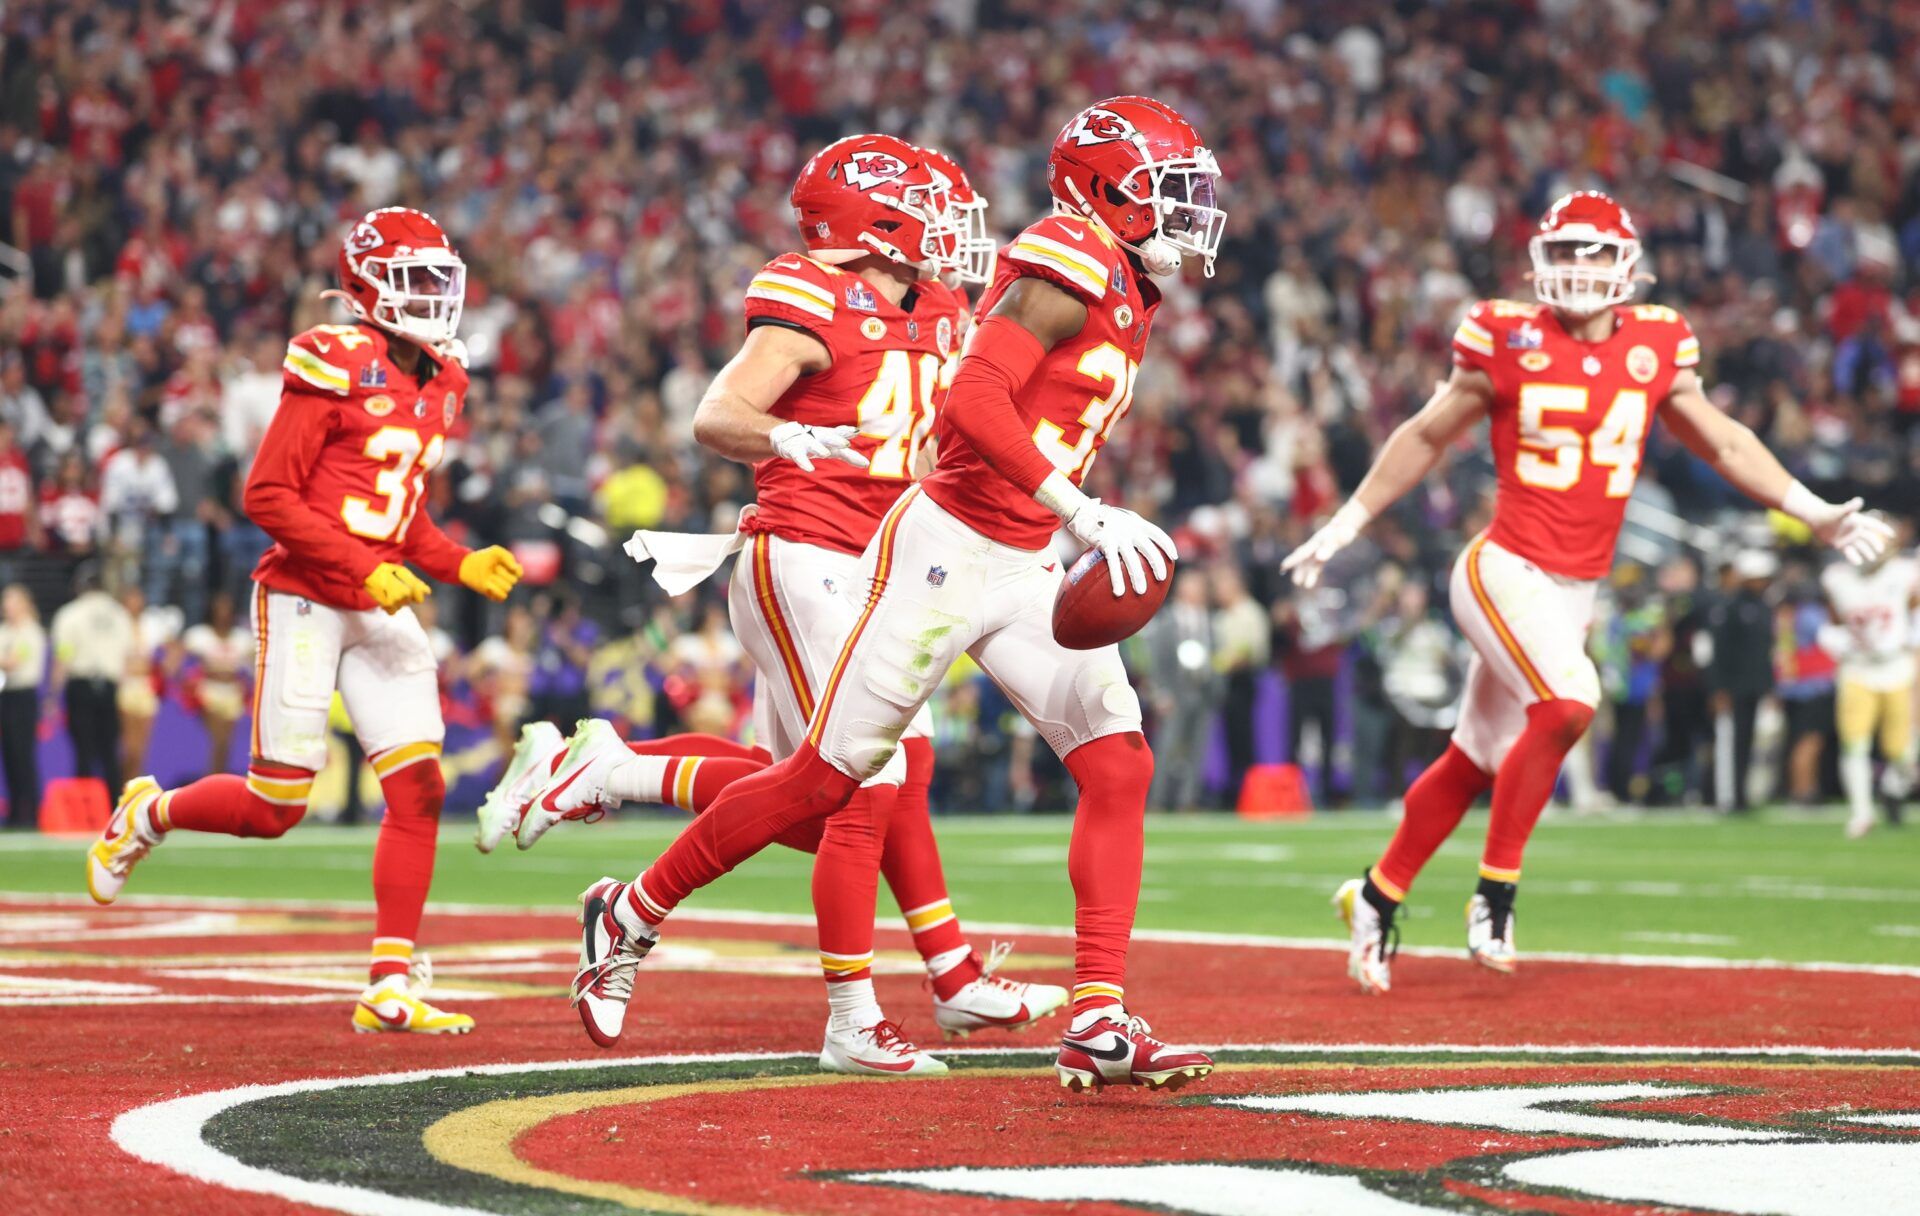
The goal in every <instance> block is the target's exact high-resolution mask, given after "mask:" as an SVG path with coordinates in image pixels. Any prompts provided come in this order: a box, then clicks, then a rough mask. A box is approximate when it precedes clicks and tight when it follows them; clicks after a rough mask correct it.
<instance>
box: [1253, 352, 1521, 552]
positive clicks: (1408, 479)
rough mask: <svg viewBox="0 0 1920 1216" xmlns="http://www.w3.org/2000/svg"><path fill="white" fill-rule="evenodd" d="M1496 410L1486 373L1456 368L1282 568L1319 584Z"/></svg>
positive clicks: (1393, 437) (1382, 449) (1383, 448)
mask: <svg viewBox="0 0 1920 1216" xmlns="http://www.w3.org/2000/svg"><path fill="white" fill-rule="evenodd" d="M1492 405H1493V381H1492V380H1491V379H1489V378H1488V376H1487V374H1486V373H1485V372H1483V371H1479V370H1476V369H1474V368H1466V367H1456V368H1454V369H1453V374H1452V375H1451V376H1449V377H1448V378H1447V379H1446V380H1445V381H1443V382H1441V384H1440V387H1439V388H1438V389H1436V390H1435V391H1434V394H1433V396H1432V397H1430V398H1428V399H1427V403H1426V404H1425V405H1423V406H1421V407H1420V412H1419V413H1417V414H1415V415H1414V416H1413V417H1411V418H1409V419H1407V420H1406V421H1405V422H1403V423H1401V424H1400V425H1399V426H1397V427H1395V428H1394V431H1393V434H1391V435H1389V436H1387V441H1386V443H1384V444H1382V445H1381V447H1380V454H1379V455H1377V456H1375V457H1374V459H1373V467H1372V468H1371V469H1368V470H1367V476H1366V478H1365V480H1363V481H1361V483H1360V488H1359V489H1358V490H1355V491H1354V493H1353V497H1352V498H1350V499H1348V500H1347V501H1346V503H1345V504H1344V505H1342V506H1341V508H1340V509H1339V510H1338V511H1335V512H1334V513H1333V518H1332V519H1329V520H1328V521H1327V522H1326V523H1325V524H1324V525H1323V526H1322V527H1321V528H1320V530H1319V531H1318V532H1315V533H1314V534H1313V535H1312V536H1310V537H1308V538H1307V541H1306V543H1305V544H1303V545H1301V546H1300V547H1299V548H1298V549H1295V550H1294V551H1293V552H1292V553H1289V554H1287V557H1286V560H1285V561H1283V562H1281V563H1280V568H1281V569H1282V570H1284V571H1286V572H1288V573H1289V574H1291V575H1293V581H1294V582H1295V583H1298V584H1299V585H1300V586H1302V587H1311V586H1313V585H1314V584H1315V583H1317V582H1319V581H1320V571H1321V570H1322V569H1324V568H1325V567H1326V564H1327V563H1328V562H1329V561H1331V560H1332V559H1333V555H1334V554H1336V553H1338V552H1340V550H1342V549H1344V548H1346V547H1347V546H1348V545H1350V544H1352V543H1353V542H1354V538H1356V537H1358V536H1359V535H1360V531H1361V529H1363V528H1365V527H1366V526H1367V525H1368V524H1369V523H1371V522H1373V517H1374V516H1376V515H1378V514H1380V512H1382V511H1384V510H1386V509H1387V508H1388V507H1390V506H1392V505H1393V504H1394V503H1395V502H1398V501H1399V499H1400V496H1401V495H1403V494H1405V493H1406V492H1407V491H1408V490H1411V489H1412V488H1413V487H1414V486H1416V485H1418V484H1420V481H1421V479H1422V478H1424V477H1426V475H1427V474H1428V473H1431V472H1432V471H1433V466H1434V465H1436V464H1438V463H1440V457H1441V456H1442V455H1443V454H1444V453H1445V452H1446V450H1447V449H1448V448H1450V447H1452V446H1453V443H1454V441H1455V440H1456V439H1458V438H1460V435H1461V434H1462V433H1463V432H1464V431H1465V430H1466V429H1467V428H1468V427H1470V426H1472V425H1473V424H1474V423H1476V422H1478V421H1480V420H1481V419H1482V418H1484V417H1486V416H1487V411H1488V409H1490V408H1491V407H1492Z"/></svg>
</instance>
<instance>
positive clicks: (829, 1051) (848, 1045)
mask: <svg viewBox="0 0 1920 1216" xmlns="http://www.w3.org/2000/svg"><path fill="white" fill-rule="evenodd" d="M820 1067H821V1069H822V1070H824V1071H826V1072H843V1073H851V1074H852V1075H854V1076H867V1077H908V1076H913V1077H929V1076H935V1077H937V1076H939V1075H941V1074H942V1073H944V1072H946V1071H947V1066H946V1065H945V1064H942V1063H941V1062H940V1061H939V1060H936V1059H934V1058H933V1057H932V1056H930V1055H928V1054H927V1053H926V1052H924V1051H921V1050H920V1049H919V1048H918V1047H915V1046H914V1045H913V1044H912V1042H910V1041H909V1040H908V1039H907V1036H906V1035H904V1034H902V1033H900V1027H899V1026H897V1025H895V1024H894V1023H892V1022H890V1021H887V1020H885V1019H882V1020H880V1021H878V1022H875V1023H874V1024H873V1025H871V1026H863V1027H846V1028H844V1029H842V1028H836V1027H835V1026H834V1024H833V1022H832V1021H831V1020H829V1021H828V1022H827V1038H826V1042H825V1043H823V1044H822V1045H821V1047H820Z"/></svg>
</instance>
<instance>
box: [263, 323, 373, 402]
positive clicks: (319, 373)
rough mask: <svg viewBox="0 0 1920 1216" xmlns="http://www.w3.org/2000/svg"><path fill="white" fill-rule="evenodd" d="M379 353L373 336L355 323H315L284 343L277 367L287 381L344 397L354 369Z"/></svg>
mask: <svg viewBox="0 0 1920 1216" xmlns="http://www.w3.org/2000/svg"><path fill="white" fill-rule="evenodd" d="M376 354H378V350H377V348H376V344H375V341H374V339H373V338H372V337H370V336H368V335H367V334H364V333H362V332H361V331H360V329H359V327H358V326H354V325H316V326H314V327H313V328H312V329H309V330H307V331H306V332H305V333H302V334H299V335H297V336H295V337H294V339H293V340H292V341H291V342H289V343H287V357H286V359H285V361H284V362H282V363H281V365H280V369H281V371H282V372H283V373H284V374H285V377H286V380H287V382H288V384H289V385H293V386H296V387H301V386H304V387H307V388H313V389H319V390H320V391H321V392H326V393H336V394H338V395H340V396H342V397H345V396H347V395H349V394H350V393H352V392H353V386H354V377H355V375H356V373H357V370H358V369H359V368H360V367H361V366H362V365H364V364H365V363H366V362H367V361H368V360H369V359H371V358H373V357H374V356H375V355H376Z"/></svg>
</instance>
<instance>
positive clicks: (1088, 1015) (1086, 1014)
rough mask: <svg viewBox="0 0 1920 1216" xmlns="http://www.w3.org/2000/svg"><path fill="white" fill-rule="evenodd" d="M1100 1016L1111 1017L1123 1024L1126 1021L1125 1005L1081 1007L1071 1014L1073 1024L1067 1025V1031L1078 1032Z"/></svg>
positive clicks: (1070, 1032)
mask: <svg viewBox="0 0 1920 1216" xmlns="http://www.w3.org/2000/svg"><path fill="white" fill-rule="evenodd" d="M1101 1018H1112V1019H1113V1020H1114V1021H1116V1022H1119V1023H1120V1024H1121V1025H1123V1026H1124V1025H1126V1022H1127V1007H1126V1006H1125V1005H1095V1006H1094V1007H1093V1008H1091V1009H1082V1010H1081V1011H1080V1012H1079V1013H1076V1014H1074V1015H1073V1025H1071V1026H1069V1027H1068V1028H1067V1031H1068V1033H1069V1034H1078V1033H1080V1032H1081V1031H1082V1030H1085V1029H1086V1028H1087V1027H1089V1026H1091V1025H1093V1024H1094V1023H1095V1022H1097V1021H1099V1020H1100V1019H1101Z"/></svg>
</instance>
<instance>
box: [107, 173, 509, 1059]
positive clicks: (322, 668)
mask: <svg viewBox="0 0 1920 1216" xmlns="http://www.w3.org/2000/svg"><path fill="white" fill-rule="evenodd" d="M339 274H340V287H339V289H338V290H337V291H330V292H328V293H327V294H328V295H335V296H338V297H339V298H341V299H342V300H344V301H345V302H346V305H347V307H348V309H349V310H351V311H352V313H353V315H354V322H353V324H351V325H321V326H318V327H316V328H314V329H310V330H308V331H307V332H305V333H303V334H301V335H299V336H298V337H296V338H294V339H293V341H292V342H290V343H289V344H288V345H287V357H286V362H285V364H284V367H283V382H284V383H283V388H282V391H281V399H280V408H279V410H278V412H277V413H275V415H274V418H273V423H272V425H271V426H270V427H269V428H268V429H267V433H266V436H265V438H263V439H262V440H261V444H260V449H259V451H258V453H257V454H256V455H255V457H254V462H253V468H252V471H251V472H250V473H249V474H248V477H247V487H246V493H245V498H244V505H245V508H246V512H247V515H248V516H249V517H250V518H251V519H252V520H253V521H254V522H255V523H257V524H259V525H260V527H261V528H263V529H265V530H266V532H267V535H269V536H271V537H272V538H273V540H274V544H273V547H272V548H271V549H269V550H268V551H267V553H266V555H265V556H264V557H262V558H261V559H260V564H259V565H258V566H257V567H256V568H255V569H254V572H253V577H254V582H255V584H256V590H255V594H254V599H253V629H254V635H255V637H256V638H257V639H258V651H257V654H256V656H255V660H254V662H255V671H254V691H253V758H252V760H251V761H250V762H249V764H248V766H247V775H246V776H245V777H237V776H232V775H226V774H222V775H219V776H213V777H205V778H202V779H201V780H199V781H196V782H194V783H193V784H191V785H187V786H182V787H181V788H179V789H175V790H165V791H163V790H161V788H160V787H159V785H158V784H157V783H155V781H154V780H153V778H151V777H138V778H135V779H134V780H132V781H130V782H128V783H127V785H126V788H125V790H124V791H123V792H122V793H121V795H120V801H119V805H118V806H116V807H115V808H114V812H113V817H112V819H111V820H109V821H108V824H107V827H106V830H105V832H104V833H102V835H101V837H100V839H99V840H98V841H97V842H95V843H94V845H93V847H92V848H91V849H90V850H89V851H88V854H87V889H88V890H89V891H90V892H91V893H92V895H93V898H94V900H95V901H96V902H99V903H102V904H107V903H112V902H113V900H114V899H115V898H116V897H117V896H118V895H119V894H120V890H121V888H122V887H123V886H124V885H125V884H126V881H127V876H128V874H129V873H131V871H132V869H133V867H134V865H135V864H136V863H138V862H139V861H140V860H141V859H142V858H143V857H145V856H146V855H147V853H148V851H149V850H151V849H152V848H153V847H154V846H155V845H157V844H160V843H161V842H162V841H164V840H165V839H166V837H167V834H168V833H169V832H173V831H178V830H185V831H194V832H218V833H221V834H223V835H228V836H255V837H274V836H280V835H282V834H284V833H285V832H286V831H287V830H288V829H289V828H291V827H293V825H294V824H296V823H298V822H299V821H300V817H301V816H302V815H303V814H305V813H306V809H307V793H308V790H309V789H310V788H311V787H312V785H313V779H314V775H315V774H316V773H317V772H318V770H319V769H320V768H321V766H322V765H324V764H325V763H326V759H327V710H328V707H329V705H330V704H331V702H332V699H333V694H334V692H335V690H336V689H337V690H338V691H339V693H340V696H341V698H342V700H343V701H344V702H345V704H346V708H347V712H348V714H349V715H350V716H351V717H352V719H353V725H354V730H355V732H356V734H357V735H358V736H359V739H360V744H361V746H362V747H363V748H365V749H366V753H367V758H368V760H369V762H370V763H371V764H372V765H373V768H374V772H375V773H377V774H378V775H379V777H380V785H381V789H382V790H383V791H384V792H385V794H386V799H387V813H386V817H385V818H384V819H383V820H382V821H381V824H380V837H379V841H378V843H377V844H376V845H375V846H374V853H373V896H374V903H375V907H376V911H375V914H374V934H375V936H374V939H373V959H372V964H371V966H370V968H369V981H368V986H367V989H366V991H365V992H363V993H362V994H361V996H360V1000H359V1002H358V1003H357V1004H356V1005H355V1006H354V1010H353V1027H354V1029H355V1030H358V1031H366V1032H373V1031H412V1032H416V1033H425V1034H464V1033H466V1032H467V1031H469V1030H471V1029H473V1019H472V1018H470V1017H468V1016H467V1015H466V1014H464V1013H448V1012H446V1011H444V1010H440V1009H436V1008H434V1007H433V1006H432V1005H429V1004H427V1002H426V1001H424V1000H422V999H421V994H422V993H423V992H424V990H425V987H426V977H427V968H426V967H425V965H424V964H425V958H424V956H422V957H421V959H419V960H415V958H414V956H413V943H414V937H415V935H416V933H417V932H418V930H419V926H420V915H421V910H422V908H423V907H424V906H425V904H426V900H427V888H428V886H429V884H430V883H431V882H432V879H433V853H434V843H435V836H436V834H437V832H438V829H439V823H440V803H441V800H442V798H443V797H444V796H445V793H446V785H445V782H444V781H443V779H442V777H441V773H440V744H441V741H442V739H443V738H444V737H445V733H446V728H445V725H444V724H443V723H442V721H441V719H440V691H439V685H438V682H437V680H436V679H435V675H434V661H433V652H432V649H431V648H430V646H429V644H428V641H427V635H426V633H425V631H424V630H423V629H422V628H421V627H420V623H419V621H418V620H416V619H415V618H414V615H413V612H412V610H411V608H410V605H412V604H416V603H418V602H420V601H421V600H423V599H425V598H426V596H427V595H428V594H429V593H430V591H429V588H428V587H427V584H426V583H424V582H422V581H421V580H420V579H419V578H418V577H417V576H416V575H415V574H414V573H413V572H412V571H411V570H409V569H408V568H407V563H409V562H411V563H412V564H414V565H417V566H419V567H420V569H421V570H423V571H425V572H426V574H427V575H428V576H429V577H432V578H434V579H437V580H439V581H440V582H445V583H452V582H456V581H457V582H460V583H463V584H465V585H466V586H468V587H470V588H472V589H473V590H475V591H478V592H479V593H481V594H482V595H485V596H487V597H489V598H490V599H495V600H502V599H505V598H506V597H507V593H508V592H509V591H511V590H512V589H513V585H514V583H515V582H517V581H518V580H519V578H520V566H519V564H518V563H517V562H515V561H514V559H513V556H512V555H511V554H509V553H508V552H507V551H506V550H505V549H501V548H498V547H495V548H488V549H481V550H477V551H476V550H471V549H468V548H466V547H465V546H462V545H460V544H457V543H455V542H454V541H453V540H451V539H449V538H448V537H447V535H446V534H445V533H444V532H442V531H441V530H440V529H439V527H438V526H437V525H436V524H435V523H434V522H433V520H432V518H431V517H429V516H428V515H427V513H426V512H425V511H423V510H422V509H421V505H422V503H423V502H424V500H425V498H426V486H427V477H428V475H429V474H430V473H432V471H433V469H434V468H435V466H437V465H438V464H439V463H440V459H441V456H442V454H443V453H444V452H445V450H446V440H447V431H448V429H449V428H450V427H452V426H453V421H454V419H455V418H457V417H459V415H460V408H461V403H462V401H463V399H464V398H465V396H466V391H467V371H466V367H465V366H464V350H463V348H462V346H461V343H460V341H459V339H458V338H456V337H455V336H454V335H455V332H456V331H457V330H458V328H459V325H460V308H461V304H462V302H463V300H464V298H465V291H466V266H465V264H464V263H462V262H461V260H460V257H459V255H458V254H456V253H455V252H454V251H453V247H452V245H451V244H450V243H449V242H448V240H447V235H446V233H445V232H443V231H442V230H441V228H440V225H439V224H437V223H435V222H434V221H433V219H432V217H430V216H428V215H425V214H424V213H422V212H419V211H413V210H409V209H407V208H404V207H387V208H383V209H381V210H378V211H373V212H369V213H368V214H367V216H366V218H364V219H362V220H361V221H360V222H359V223H358V224H356V225H355V226H354V228H353V231H352V232H350V233H349V234H348V235H347V238H346V240H345V241H344V242H343V243H342V244H341V247H340V259H339ZM416 963H417V964H418V966H416ZM416 976H417V977H418V978H417V979H416V978H415V977H416Z"/></svg>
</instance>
